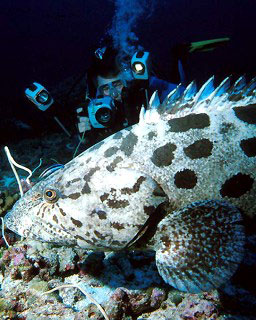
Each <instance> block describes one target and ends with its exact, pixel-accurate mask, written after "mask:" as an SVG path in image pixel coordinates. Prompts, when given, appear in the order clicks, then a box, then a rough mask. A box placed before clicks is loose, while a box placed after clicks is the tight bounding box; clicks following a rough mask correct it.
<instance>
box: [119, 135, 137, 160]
mask: <svg viewBox="0 0 256 320" xmlns="http://www.w3.org/2000/svg"><path fill="white" fill-rule="evenodd" d="M137 142H138V138H137V136H136V135H135V134H134V133H132V132H130V133H129V134H128V135H127V136H126V137H125V138H123V141H122V144H121V146H120V149H121V150H122V151H123V153H124V154H125V155H126V156H127V157H129V156H130V155H131V154H132V153H133V150H134V147H135V146H136V144H137Z"/></svg>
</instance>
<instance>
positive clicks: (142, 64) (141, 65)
mask: <svg viewBox="0 0 256 320" xmlns="http://www.w3.org/2000/svg"><path fill="white" fill-rule="evenodd" d="M131 68H132V73H133V76H134V78H135V79H138V80H148V78H149V75H150V69H151V61H150V55H149V52H144V51H138V52H136V53H135V54H134V55H133V57H132V60H131Z"/></svg>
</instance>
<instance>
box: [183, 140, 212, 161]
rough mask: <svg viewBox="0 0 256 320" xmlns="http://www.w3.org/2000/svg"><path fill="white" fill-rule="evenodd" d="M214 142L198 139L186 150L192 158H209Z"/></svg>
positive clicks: (187, 154)
mask: <svg viewBox="0 0 256 320" xmlns="http://www.w3.org/2000/svg"><path fill="white" fill-rule="evenodd" d="M212 148H213V143H212V142H211V141H210V140H208V139H201V140H197V141H196V142H194V143H192V144H191V145H190V146H188V147H187V148H184V152H185V154H186V156H187V157H189V158H190V159H200V158H207V157H209V156H210V155H211V154H212Z"/></svg>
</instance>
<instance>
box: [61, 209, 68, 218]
mask: <svg viewBox="0 0 256 320" xmlns="http://www.w3.org/2000/svg"><path fill="white" fill-rule="evenodd" d="M59 210H60V213H61V214H62V215H63V216H64V217H65V216H66V215H67V214H66V213H65V212H64V210H63V209H62V208H60V207H59Z"/></svg>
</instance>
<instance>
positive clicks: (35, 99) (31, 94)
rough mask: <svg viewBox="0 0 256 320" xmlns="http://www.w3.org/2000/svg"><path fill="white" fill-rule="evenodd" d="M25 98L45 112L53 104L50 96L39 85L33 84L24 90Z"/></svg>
mask: <svg viewBox="0 0 256 320" xmlns="http://www.w3.org/2000/svg"><path fill="white" fill-rule="evenodd" d="M25 95H26V96H27V98H28V99H29V100H30V101H31V102H32V103H34V104H35V105H36V107H37V108H38V109H40V110H42V111H45V110H47V109H48V108H49V107H50V106H51V105H52V104H53V102H54V100H53V98H52V96H51V94H50V93H49V92H48V91H47V90H46V89H45V87H44V86H42V85H41V84H40V83H37V82H33V83H32V84H31V85H30V86H29V87H28V88H27V89H26V90H25Z"/></svg>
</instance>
